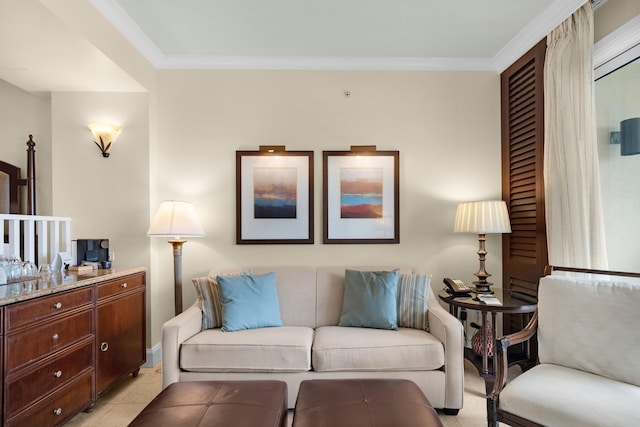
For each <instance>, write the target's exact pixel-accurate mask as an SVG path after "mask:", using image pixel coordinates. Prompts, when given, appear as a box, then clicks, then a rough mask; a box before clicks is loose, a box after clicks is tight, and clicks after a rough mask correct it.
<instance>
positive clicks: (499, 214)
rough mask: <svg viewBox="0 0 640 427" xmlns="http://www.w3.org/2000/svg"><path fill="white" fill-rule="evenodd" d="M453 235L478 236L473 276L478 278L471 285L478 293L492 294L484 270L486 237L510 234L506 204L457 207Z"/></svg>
mask: <svg viewBox="0 0 640 427" xmlns="http://www.w3.org/2000/svg"><path fill="white" fill-rule="evenodd" d="M453 231H454V232H455V233H476V234H477V235H478V246H479V248H478V259H479V261H480V268H479V269H478V272H477V273H474V275H475V276H476V277H477V278H478V280H476V281H475V282H473V284H474V285H475V287H476V292H478V293H492V291H491V289H490V288H489V287H490V286H491V285H492V283H491V282H488V281H487V277H490V276H491V274H489V273H487V271H486V270H485V260H486V256H487V251H486V249H485V241H486V235H487V234H489V233H511V224H510V223H509V212H508V210H507V204H506V203H505V202H504V201H502V200H490V201H482V202H465V203H460V204H459V205H458V209H457V211H456V222H455V225H454V227H453Z"/></svg>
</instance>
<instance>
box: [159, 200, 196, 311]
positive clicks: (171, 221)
mask: <svg viewBox="0 0 640 427" xmlns="http://www.w3.org/2000/svg"><path fill="white" fill-rule="evenodd" d="M147 236H152V237H169V238H170V239H169V240H168V242H169V243H170V244H171V246H173V283H174V299H175V314H176V315H178V314H180V313H182V245H183V244H184V242H186V240H185V239H184V238H185V237H202V236H204V230H203V229H202V225H201V224H200V220H198V215H197V214H196V209H195V208H194V207H193V205H192V204H191V203H189V202H180V201H175V200H167V201H164V202H162V203H161V204H160V207H159V208H158V212H157V213H156V216H155V217H154V218H153V221H151V226H150V227H149V231H147Z"/></svg>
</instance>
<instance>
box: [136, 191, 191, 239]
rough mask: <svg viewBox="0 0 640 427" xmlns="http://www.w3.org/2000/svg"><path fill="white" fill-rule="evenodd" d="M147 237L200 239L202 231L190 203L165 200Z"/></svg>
mask: <svg viewBox="0 0 640 427" xmlns="http://www.w3.org/2000/svg"><path fill="white" fill-rule="evenodd" d="M147 236H155V237H177V238H178V239H179V238H181V237H202V236H204V230H203V229H202V225H201V224H200V220H199V219H198V215H197V214H196V210H195V208H194V207H193V205H192V204H191V203H189V202H180V201H176V200H167V201H164V202H162V203H161V204H160V207H159V208H158V212H157V213H156V216H155V217H154V218H153V221H152V222H151V226H150V227H149V230H148V231H147Z"/></svg>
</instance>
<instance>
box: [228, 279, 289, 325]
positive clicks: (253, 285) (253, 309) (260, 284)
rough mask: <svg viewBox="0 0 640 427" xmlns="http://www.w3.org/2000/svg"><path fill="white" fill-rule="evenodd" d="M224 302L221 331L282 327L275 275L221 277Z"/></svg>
mask: <svg viewBox="0 0 640 427" xmlns="http://www.w3.org/2000/svg"><path fill="white" fill-rule="evenodd" d="M217 280H218V285H219V286H220V302H221V304H222V330H223V331H224V332H234V331H240V330H243V329H253V328H266V327H271V326H282V319H281V318H280V304H279V303H278V293H277V291H276V275H275V273H268V274H262V275H258V274H251V275H250V274H242V275H239V276H218V277H217Z"/></svg>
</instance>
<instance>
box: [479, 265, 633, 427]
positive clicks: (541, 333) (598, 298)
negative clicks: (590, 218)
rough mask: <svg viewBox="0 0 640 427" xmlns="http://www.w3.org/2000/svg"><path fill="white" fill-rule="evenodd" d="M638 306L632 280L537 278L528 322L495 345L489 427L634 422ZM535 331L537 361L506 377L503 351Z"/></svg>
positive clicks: (599, 424)
mask: <svg viewBox="0 0 640 427" xmlns="http://www.w3.org/2000/svg"><path fill="white" fill-rule="evenodd" d="M632 276H637V277H640V275H635V274H633V275H632ZM639 306H640V284H638V283H628V282H622V281H615V280H609V279H608V278H606V279H594V278H575V277H566V276H554V275H550V276H546V277H543V278H542V279H540V286H539V291H538V308H537V311H536V312H535V314H534V315H533V317H532V318H531V321H530V322H529V324H528V325H527V326H526V327H525V329H524V330H522V331H520V332H517V333H514V334H511V335H507V336H505V337H503V338H501V339H499V340H498V343H497V348H496V381H495V385H494V388H493V390H492V392H491V393H490V394H489V397H488V403H487V416H488V422H489V425H490V426H498V422H503V423H506V424H509V425H513V426H539V425H540V426H542V425H543V426H578V425H579V426H617V427H619V426H638V425H640V410H639V408H640V332H639V331H640V330H639V329H638V325H640V310H638V307H639ZM536 334H537V337H538V361H537V363H536V364H535V366H533V367H532V368H531V369H528V370H525V371H524V372H523V373H521V374H520V375H517V376H516V377H515V378H513V379H508V378H507V368H508V366H509V362H508V357H507V349H508V348H509V347H510V346H513V345H516V344H520V343H523V342H525V341H527V340H529V339H531V338H532V337H533V336H534V335H536Z"/></svg>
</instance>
